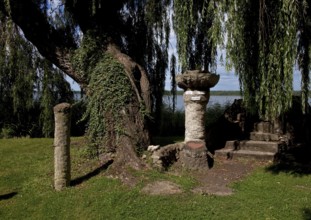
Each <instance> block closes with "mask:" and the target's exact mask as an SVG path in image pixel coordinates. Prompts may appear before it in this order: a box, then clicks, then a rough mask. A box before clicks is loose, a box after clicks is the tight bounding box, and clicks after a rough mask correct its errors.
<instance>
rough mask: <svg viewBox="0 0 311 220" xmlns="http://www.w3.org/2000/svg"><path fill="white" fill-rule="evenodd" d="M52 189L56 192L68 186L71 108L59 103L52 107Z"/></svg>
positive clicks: (68, 105)
mask: <svg viewBox="0 0 311 220" xmlns="http://www.w3.org/2000/svg"><path fill="white" fill-rule="evenodd" d="M53 110H54V116H55V132H54V187H55V189H56V190H57V191H59V190H62V189H63V188H64V187H66V186H69V185H70V178H71V176H70V126H71V106H70V104H68V103H61V104H58V105H56V106H55V107H54V109H53Z"/></svg>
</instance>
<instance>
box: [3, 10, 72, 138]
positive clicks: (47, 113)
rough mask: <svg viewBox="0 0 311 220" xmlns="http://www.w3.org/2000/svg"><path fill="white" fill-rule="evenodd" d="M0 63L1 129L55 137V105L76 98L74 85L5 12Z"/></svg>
mask: <svg viewBox="0 0 311 220" xmlns="http://www.w3.org/2000/svg"><path fill="white" fill-rule="evenodd" d="M0 67H1V68H0V131H1V129H7V127H10V128H12V127H13V128H14V134H13V135H16V136H25V135H27V136H41V135H43V136H45V137H51V136H52V135H53V131H54V118H53V111H52V107H51V106H54V105H55V104H57V103H59V102H63V101H67V102H71V101H72V96H73V95H72V93H71V91H70V85H69V84H68V83H67V82H66V81H65V79H64V75H63V73H62V72H60V71H59V70H57V69H56V68H54V67H53V66H52V64H51V63H48V62H47V61H46V60H44V59H43V58H42V57H41V56H40V55H39V54H38V52H37V51H36V49H35V48H34V46H33V45H32V44H31V43H30V42H28V41H27V40H26V39H25V38H24V36H23V35H22V32H21V30H20V29H19V28H18V27H17V26H16V25H15V24H14V23H13V22H12V21H11V20H10V19H9V18H7V17H5V16H1V14H0ZM38 102H39V104H38ZM38 121H39V124H38Z"/></svg>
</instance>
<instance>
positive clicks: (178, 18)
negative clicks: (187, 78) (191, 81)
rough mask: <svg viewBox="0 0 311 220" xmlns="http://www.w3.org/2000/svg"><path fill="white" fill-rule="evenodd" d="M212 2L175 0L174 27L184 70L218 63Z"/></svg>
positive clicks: (206, 67)
mask: <svg viewBox="0 0 311 220" xmlns="http://www.w3.org/2000/svg"><path fill="white" fill-rule="evenodd" d="M211 2H212V1H208V0H203V1H197V0H186V1H184V0H174V16H173V27H174V30H175V32H176V38H177V51H178V58H179V63H180V64H181V71H182V72H183V71H185V70H186V69H202V70H209V69H210V68H211V67H214V66H215V55H216V44H215V42H213V41H212V40H213V38H211V37H210V29H211V28H212V22H213V14H214V13H213V14H211V10H210V7H209V4H212V3H211ZM215 31H216V30H215Z"/></svg>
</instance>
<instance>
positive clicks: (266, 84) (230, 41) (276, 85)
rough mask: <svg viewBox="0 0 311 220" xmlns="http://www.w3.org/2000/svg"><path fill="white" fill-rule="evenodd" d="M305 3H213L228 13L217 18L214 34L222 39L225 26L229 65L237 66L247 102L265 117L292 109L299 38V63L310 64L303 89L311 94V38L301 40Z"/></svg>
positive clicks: (272, 0) (287, 0)
mask: <svg viewBox="0 0 311 220" xmlns="http://www.w3.org/2000/svg"><path fill="white" fill-rule="evenodd" d="M307 6H308V5H307V3H306V1H291V0H283V1H279V0H269V1H267V0H257V1H250V0H235V1H218V2H217V3H216V4H215V7H216V8H218V10H215V13H221V14H222V15H224V14H225V15H226V16H224V17H221V15H215V16H214V18H215V21H214V24H215V25H216V27H217V26H218V28H214V29H216V31H215V30H214V33H215V34H214V35H215V36H217V34H218V36H219V39H222V36H221V34H220V33H217V30H219V29H220V28H221V25H222V24H223V25H224V30H225V33H226V40H227V41H226V42H225V43H224V44H225V45H226V57H227V67H228V68H232V67H234V69H235V71H236V74H238V76H239V80H240V86H241V91H242V94H243V96H244V102H245V104H246V106H247V107H248V108H249V109H250V110H251V111H252V112H254V113H258V114H259V115H260V117H261V118H262V119H265V120H272V119H274V118H276V117H278V116H279V115H280V114H281V113H283V112H285V111H287V110H288V109H289V108H290V107H291V104H292V94H293V86H292V83H293V68H294V65H295V62H296V56H297V42H300V48H302V49H300V51H301V52H300V54H301V56H300V57H301V59H300V60H301V61H303V62H301V65H300V66H301V68H302V66H303V65H302V63H304V66H305V67H306V68H304V71H303V72H304V73H303V78H304V79H303V82H302V90H303V94H304V95H305V96H306V94H308V84H309V81H308V79H309V60H308V59H309V58H308V56H306V55H307V54H309V52H306V51H308V48H309V42H307V40H306V38H309V37H305V39H303V36H304V33H305V31H306V30H305V28H306V27H305V26H306V25H305V24H306V23H304V21H305V19H306V17H307V14H308V13H306V12H305V10H306V8H307ZM219 9H220V10H219ZM302 11H304V12H305V13H301V12H302ZM219 19H223V20H219ZM216 20H217V21H216ZM300 20H301V21H300ZM299 21H300V22H301V24H299ZM217 24H218V25H217ZM298 33H302V34H300V35H298ZM297 36H298V39H297ZM307 45H308V46H307ZM302 57H304V58H302ZM306 101H307V99H304V102H305V103H306Z"/></svg>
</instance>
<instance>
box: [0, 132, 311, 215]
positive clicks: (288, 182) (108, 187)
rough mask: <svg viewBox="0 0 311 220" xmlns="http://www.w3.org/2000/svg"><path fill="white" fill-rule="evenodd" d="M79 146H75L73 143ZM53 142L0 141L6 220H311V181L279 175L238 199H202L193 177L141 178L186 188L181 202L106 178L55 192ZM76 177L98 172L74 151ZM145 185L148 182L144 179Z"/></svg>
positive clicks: (247, 184) (253, 183)
mask: <svg viewBox="0 0 311 220" xmlns="http://www.w3.org/2000/svg"><path fill="white" fill-rule="evenodd" d="M75 141H77V139H76V138H75V139H73V142H75ZM52 143H53V140H52V139H7V140H0V167H1V168H0V219H148V220H153V219H290V220H293V219H311V176H310V175H300V176H297V175H293V174H289V173H282V172H281V173H278V174H274V173H271V172H269V171H267V170H266V169H264V168H259V169H258V170H256V172H254V173H253V174H252V175H250V176H249V177H247V178H246V179H245V180H243V181H241V182H238V183H235V184H233V185H232V187H233V188H234V190H235V193H234V194H233V195H232V196H227V197H218V196H207V195H196V194H192V193H191V192H190V188H191V184H195V183H194V182H191V178H189V176H186V175H185V176H181V177H176V176H174V177H171V176H170V175H172V174H169V173H158V172H157V171H150V173H140V174H137V175H146V176H149V177H152V178H155V179H170V180H172V181H175V182H176V183H178V184H182V185H183V187H184V190H185V193H183V194H180V195H173V196H172V195H167V196H149V195H144V194H142V193H140V189H141V188H142V187H143V186H144V185H145V184H146V183H145V182H144V181H142V182H141V183H139V184H138V185H137V186H136V187H135V188H132V189H130V188H128V187H126V186H123V185H122V184H121V183H120V182H119V181H118V180H114V179H111V178H107V177H106V176H105V175H104V174H105V171H103V172H102V173H100V174H98V175H96V176H94V177H92V178H90V179H88V180H87V181H84V182H82V183H81V184H78V185H76V186H74V187H69V188H67V189H66V190H64V191H62V192H55V191H54V190H53V147H52ZM71 152H72V178H73V179H75V178H78V177H81V176H83V175H85V174H87V173H89V172H91V171H92V170H94V169H95V168H97V167H98V166H99V164H98V161H96V160H87V159H85V157H84V155H85V153H84V152H85V151H84V150H83V149H82V148H81V147H77V146H75V145H74V144H73V145H72V151H71ZM146 181H150V178H149V180H147V179H146Z"/></svg>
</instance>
